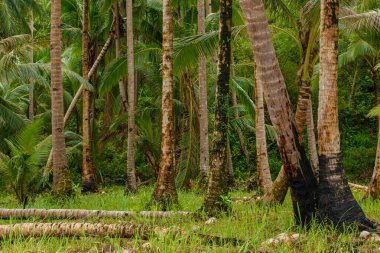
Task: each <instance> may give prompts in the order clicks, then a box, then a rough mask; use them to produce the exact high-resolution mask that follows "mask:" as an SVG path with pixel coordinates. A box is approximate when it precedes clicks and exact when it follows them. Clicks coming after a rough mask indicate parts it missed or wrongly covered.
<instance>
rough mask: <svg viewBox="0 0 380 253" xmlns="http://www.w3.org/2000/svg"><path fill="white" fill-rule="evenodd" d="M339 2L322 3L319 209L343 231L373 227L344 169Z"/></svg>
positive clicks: (329, 0) (330, 0) (336, 0)
mask: <svg viewBox="0 0 380 253" xmlns="http://www.w3.org/2000/svg"><path fill="white" fill-rule="evenodd" d="M338 17H339V1H338V0H322V1H321V26H320V31H321V34H320V54H319V55H320V71H319V72H320V77H319V107H318V147H319V166H320V170H319V188H318V193H319V210H320V216H321V218H322V219H327V220H330V221H332V222H333V223H334V224H335V225H336V226H337V227H338V228H339V229H343V228H344V225H351V224H357V225H359V226H360V227H362V228H363V227H365V228H368V227H373V224H372V222H370V221H369V220H368V219H367V218H366V217H365V214H364V212H363V211H362V209H361V208H360V206H359V204H358V203H357V202H356V200H355V198H354V196H353V195H352V192H351V190H350V188H349V185H348V182H347V179H346V177H345V174H344V170H343V162H342V153H341V149H340V133H339V120H338V40H339V28H338V20H339V18H338Z"/></svg>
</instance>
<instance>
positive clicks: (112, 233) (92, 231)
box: [0, 223, 155, 239]
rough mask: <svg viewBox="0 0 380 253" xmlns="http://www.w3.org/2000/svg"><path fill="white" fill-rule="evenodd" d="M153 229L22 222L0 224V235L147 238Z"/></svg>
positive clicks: (88, 224) (127, 226)
mask: <svg viewBox="0 0 380 253" xmlns="http://www.w3.org/2000/svg"><path fill="white" fill-rule="evenodd" d="M154 230H155V229H154ZM154 230H153V229H152V228H149V227H146V226H144V225H137V224H102V223H95V224H92V223H22V224H13V225H0V237H1V238H3V239H4V238H13V237H17V236H23V237H46V236H56V237H62V236H65V237H70V236H100V237H105V236H108V237H117V238H132V237H136V236H138V237H139V238H142V239H147V238H148V236H149V235H150V234H151V232H154Z"/></svg>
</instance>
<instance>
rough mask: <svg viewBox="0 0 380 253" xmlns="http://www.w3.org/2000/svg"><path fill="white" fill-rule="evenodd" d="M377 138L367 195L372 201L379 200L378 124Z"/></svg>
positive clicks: (379, 151)
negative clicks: (373, 165) (373, 166)
mask: <svg viewBox="0 0 380 253" xmlns="http://www.w3.org/2000/svg"><path fill="white" fill-rule="evenodd" d="M377 134H378V137H377V150H376V160H375V168H374V169H373V175H372V178H371V182H370V184H369V187H368V190H369V194H370V195H371V197H372V198H373V199H376V200H379V199H380V124H378V133H377Z"/></svg>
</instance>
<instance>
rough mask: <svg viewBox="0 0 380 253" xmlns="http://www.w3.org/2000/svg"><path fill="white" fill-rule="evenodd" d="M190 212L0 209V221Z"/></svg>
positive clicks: (151, 215) (179, 214)
mask: <svg viewBox="0 0 380 253" xmlns="http://www.w3.org/2000/svg"><path fill="white" fill-rule="evenodd" d="M191 214H192V213H190V212H182V211H179V212H177V211H172V212H161V211H141V212H135V211H104V210H84V209H0V219H31V218H38V219H65V220H75V219H88V218H112V219H120V218H126V217H133V216H140V217H147V218H165V217H173V216H177V217H178V216H184V217H185V216H190V215H191Z"/></svg>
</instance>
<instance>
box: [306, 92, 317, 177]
mask: <svg viewBox="0 0 380 253" xmlns="http://www.w3.org/2000/svg"><path fill="white" fill-rule="evenodd" d="M312 104H313V103H312V101H311V99H309V101H308V105H307V111H306V127H307V146H308V149H309V154H310V162H311V167H312V168H313V171H314V175H315V177H316V178H317V179H318V178H319V161H318V151H317V144H316V140H315V127H314V117H313V105H312Z"/></svg>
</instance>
